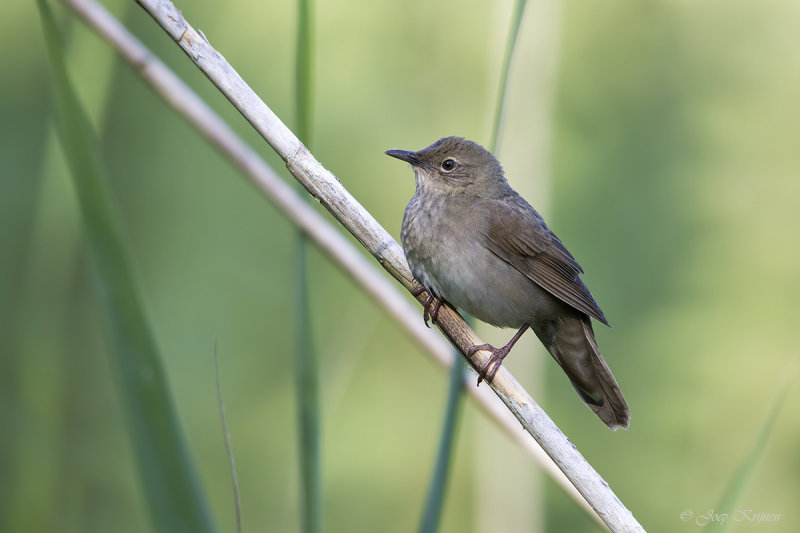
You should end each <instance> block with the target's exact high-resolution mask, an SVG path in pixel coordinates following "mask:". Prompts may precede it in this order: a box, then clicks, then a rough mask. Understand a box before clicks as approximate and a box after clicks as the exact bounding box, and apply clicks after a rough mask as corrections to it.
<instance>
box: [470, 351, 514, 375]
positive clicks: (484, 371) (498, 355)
mask: <svg viewBox="0 0 800 533" xmlns="http://www.w3.org/2000/svg"><path fill="white" fill-rule="evenodd" d="M480 350H486V351H487V352H491V353H492V356H491V357H490V358H489V359H488V360H487V361H486V362H485V363H484V364H483V366H481V370H480V372H478V385H480V384H481V382H482V381H484V380H486V383H491V382H492V380H493V379H494V375H495V374H496V373H497V371H498V370H499V369H500V366H501V365H502V364H503V359H505V357H506V356H507V355H508V352H510V351H511V350H510V348H509V347H508V346H503V347H502V348H495V347H494V346H492V345H491V344H476V345H475V346H471V347H469V348H467V356H469V357H472V355H473V354H475V352H477V351H480Z"/></svg>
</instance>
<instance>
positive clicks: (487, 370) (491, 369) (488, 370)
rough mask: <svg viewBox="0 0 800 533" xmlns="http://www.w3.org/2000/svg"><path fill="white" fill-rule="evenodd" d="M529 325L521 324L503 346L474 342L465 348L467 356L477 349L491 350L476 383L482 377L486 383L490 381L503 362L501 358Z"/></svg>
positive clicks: (503, 357) (470, 355)
mask: <svg viewBox="0 0 800 533" xmlns="http://www.w3.org/2000/svg"><path fill="white" fill-rule="evenodd" d="M529 327H530V325H529V324H525V325H523V326H522V327H521V328H519V331H517V332H516V333H515V334H514V336H513V337H512V338H511V340H510V341H508V344H506V345H505V346H503V347H502V348H495V347H494V346H492V345H491V344H476V345H475V346H471V347H469V348H467V357H472V355H473V354H474V353H475V352H477V351H479V350H486V351H488V352H492V356H491V357H490V358H489V360H488V361H486V362H485V363H484V364H483V366H482V367H481V371H480V372H479V373H478V385H480V384H481V381H483V380H484V379H485V380H486V383H491V382H492V380H493V379H494V375H495V374H496V373H497V370H498V369H499V368H500V365H502V364H503V359H505V358H506V356H507V355H508V352H510V351H511V348H513V347H514V345H515V344H516V343H517V341H518V340H519V338H520V337H522V334H523V333H525V332H526V331H527V330H528V328H529Z"/></svg>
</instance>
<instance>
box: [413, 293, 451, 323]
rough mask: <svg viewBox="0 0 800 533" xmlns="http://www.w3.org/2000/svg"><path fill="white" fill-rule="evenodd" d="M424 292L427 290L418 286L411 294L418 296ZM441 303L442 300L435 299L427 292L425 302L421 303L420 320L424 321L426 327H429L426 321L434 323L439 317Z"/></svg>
mask: <svg viewBox="0 0 800 533" xmlns="http://www.w3.org/2000/svg"><path fill="white" fill-rule="evenodd" d="M425 291H428V289H426V288H425V287H424V286H422V285H418V286H417V287H414V288H413V289H411V294H413V295H414V296H419V295H420V294H422V293H423V292H425ZM443 302H444V300H443V299H442V298H437V297H436V296H434V295H433V293H432V292H431V291H428V296H427V297H426V298H425V301H424V302H422V309H423V311H422V320H424V321H425V325H426V326H428V327H431V326H430V324H428V321H429V320H430V321H435V320H436V318H437V317H438V316H439V308H440V307H442V303H443Z"/></svg>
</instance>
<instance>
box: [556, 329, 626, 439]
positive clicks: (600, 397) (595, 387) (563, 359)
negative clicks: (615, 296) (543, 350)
mask: <svg viewBox="0 0 800 533" xmlns="http://www.w3.org/2000/svg"><path fill="white" fill-rule="evenodd" d="M590 320H591V319H590V318H589V317H587V316H583V317H580V318H578V317H575V318H569V319H566V320H564V321H563V322H562V323H561V328H560V329H559V330H558V332H557V333H556V335H555V336H554V338H553V342H552V344H551V345H550V346H548V350H549V351H550V353H551V354H552V356H553V357H554V358H555V360H556V361H558V364H559V365H561V368H562V369H563V370H564V372H565V373H566V374H567V376H568V377H569V380H570V381H571V382H572V386H573V387H574V388H575V390H576V391H577V392H578V395H579V396H580V397H581V399H582V400H583V401H584V402H585V403H586V405H588V406H589V408H590V409H591V410H592V411H594V412H595V414H597V416H599V417H600V420H602V421H603V422H605V424H606V425H607V426H608V427H609V428H611V429H613V430H616V429H617V428H620V427H622V428H627V427H628V423H629V422H630V418H631V414H630V411H629V410H628V404H627V402H626V401H625V397H624V396H622V391H621V390H620V389H619V385H618V384H617V380H616V379H614V375H613V374H612V373H611V369H610V368H608V365H607V364H606V362H605V360H604V359H603V356H602V355H600V351H599V350H598V349H597V342H596V341H595V339H594V330H592V324H591V322H590Z"/></svg>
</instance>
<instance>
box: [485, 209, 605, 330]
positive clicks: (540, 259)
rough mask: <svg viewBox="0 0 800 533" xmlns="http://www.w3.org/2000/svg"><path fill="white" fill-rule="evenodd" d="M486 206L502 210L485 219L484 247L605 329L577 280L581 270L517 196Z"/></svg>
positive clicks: (601, 314)
mask: <svg viewBox="0 0 800 533" xmlns="http://www.w3.org/2000/svg"><path fill="white" fill-rule="evenodd" d="M490 203H491V204H495V205H491V206H490V208H492V209H498V210H502V212H503V216H502V217H490V218H489V220H490V221H491V222H490V224H489V227H488V229H487V231H486V234H485V235H484V237H485V241H484V246H486V248H487V249H488V250H489V251H491V252H492V253H493V254H494V255H496V256H497V257H499V258H500V259H502V260H503V261H505V262H506V263H508V264H510V265H511V266H513V267H514V268H516V269H517V270H519V271H520V272H521V273H522V274H524V275H525V276H526V277H527V278H528V279H530V280H531V281H533V282H534V283H536V284H537V285H539V286H540V287H542V288H543V289H544V290H546V291H547V292H549V293H550V294H552V295H553V296H555V297H556V298H558V299H559V300H561V301H563V302H565V303H567V304H569V305H571V306H572V307H574V308H575V309H577V310H578V311H581V312H582V313H585V314H587V315H589V316H591V317H592V318H595V319H597V320H599V321H600V322H602V323H603V324H605V325H607V326H608V325H609V324H608V321H607V320H606V317H605V315H604V314H603V311H601V310H600V307H599V306H598V305H597V302H595V300H594V298H593V297H592V293H590V292H589V289H587V288H586V285H584V284H583V281H581V279H580V277H579V275H580V274H581V273H583V269H582V268H581V266H580V265H579V264H578V262H577V261H575V258H574V257H572V254H570V253H569V252H568V251H567V249H566V248H565V247H564V245H563V244H562V243H561V241H560V240H559V239H558V237H556V236H555V234H554V233H553V232H552V231H550V228H548V227H547V225H546V224H545V223H544V221H543V220H542V217H541V216H540V215H539V213H537V212H536V211H535V210H534V209H533V207H531V206H530V205H529V204H528V203H527V202H525V200H523V199H522V197H520V196H519V195H512V196H508V197H506V198H503V199H500V200H490ZM531 212H533V214H534V216H531Z"/></svg>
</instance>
